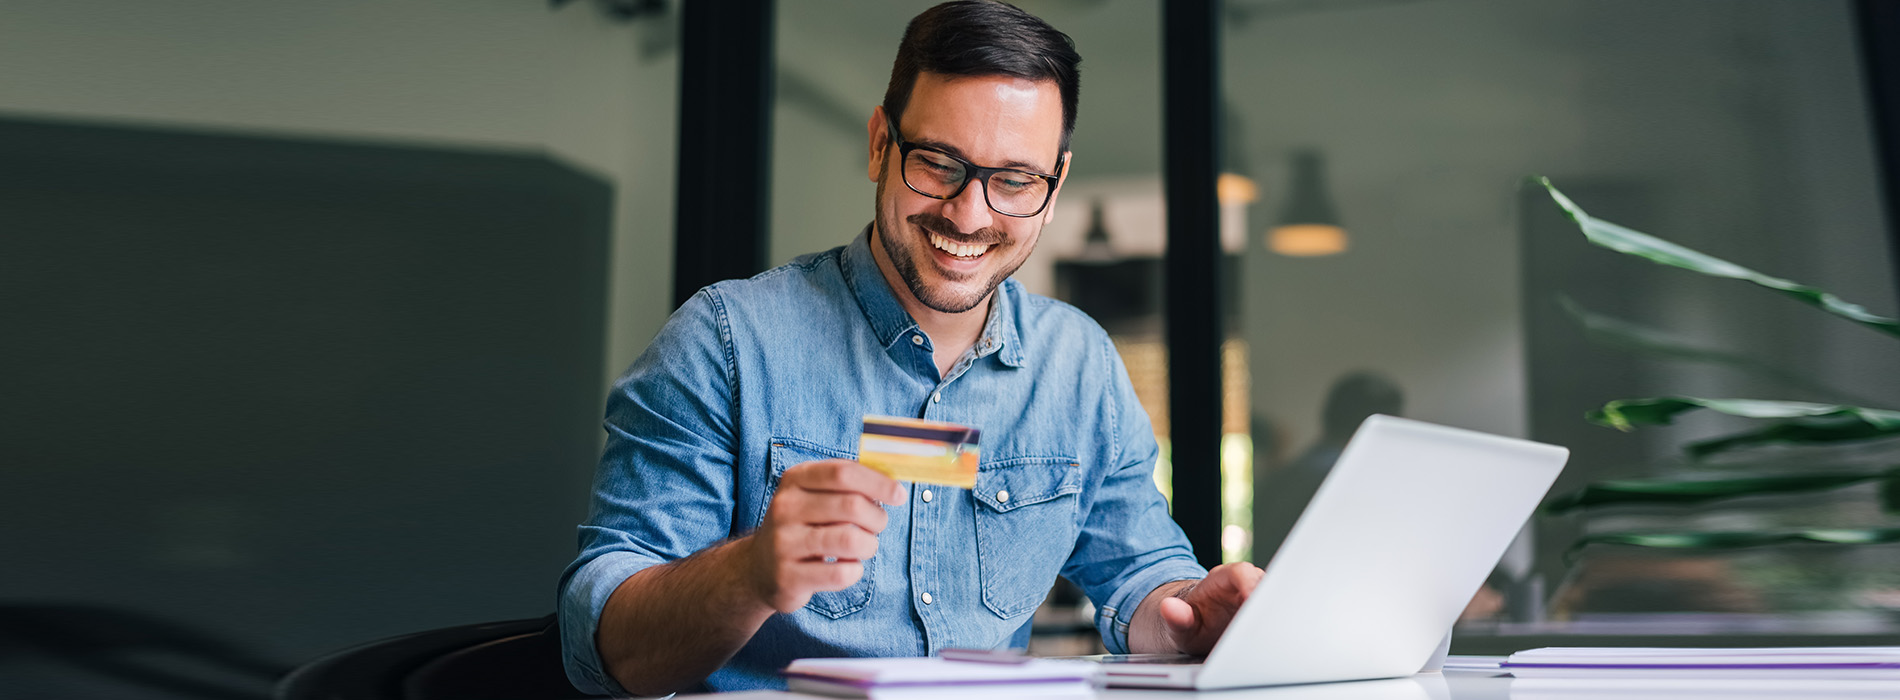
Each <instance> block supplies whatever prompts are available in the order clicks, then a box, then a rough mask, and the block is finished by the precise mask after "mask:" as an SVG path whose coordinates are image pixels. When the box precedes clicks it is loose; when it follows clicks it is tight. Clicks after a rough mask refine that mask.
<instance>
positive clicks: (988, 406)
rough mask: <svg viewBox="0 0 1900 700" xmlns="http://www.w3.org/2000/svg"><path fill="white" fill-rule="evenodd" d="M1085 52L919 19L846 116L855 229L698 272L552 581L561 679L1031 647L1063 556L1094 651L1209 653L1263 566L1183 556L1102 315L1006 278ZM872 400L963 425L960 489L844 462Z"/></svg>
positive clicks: (631, 394) (767, 675) (1047, 177)
mask: <svg viewBox="0 0 1900 700" xmlns="http://www.w3.org/2000/svg"><path fill="white" fill-rule="evenodd" d="M1079 61H1080V58H1079V57H1078V56H1077V55H1076V54H1075V50H1074V48H1073V44H1072V43H1071V42H1070V40H1069V38H1068V37H1067V36H1065V35H1063V34H1062V33H1061V32H1058V31H1056V30H1055V29H1054V28H1051V27H1050V26H1049V25H1047V24H1045V23H1043V22H1042V21H1041V20H1039V19H1037V18H1035V17H1033V16H1031V15H1029V14H1027V13H1024V12H1023V11H1021V10H1018V9H1016V8H1015V7H1012V6H1010V5H1006V4H1003V3H999V2H984V1H974V2H951V3H945V4H943V5H939V6H937V7H934V8H932V9H930V10H928V11H926V12H924V13H923V14H921V15H919V16H918V17H917V18H916V19H914V20H912V21H911V24H910V26H909V28H908V29H907V30H906V31H905V33H904V38H903V41H902V43H901V44H900V45H899V46H898V55H897V60H896V62H895V65H894V66H893V68H892V71H891V82H890V86H889V88H888V89H887V90H886V92H885V96H884V104H883V105H881V106H879V107H877V108H874V109H873V110H872V113H871V117H870V120H869V121H868V122H867V124H866V127H867V131H868V135H869V145H870V164H869V169H868V172H869V175H870V178H871V180H872V181H874V182H876V183H877V200H876V210H875V217H874V219H873V221H872V223H871V225H869V226H867V227H866V228H865V230H864V231H863V232H861V233H859V234H858V236H857V237H856V238H855V239H854V240H853V241H852V242H851V243H850V244H848V245H845V246H842V247H839V248H835V249H832V250H829V251H825V252H822V253H814V254H811V255H806V256H802V257H800V258H798V259H796V260H793V261H792V262H791V263H790V264H787V265H785V266H784V267H780V268H777V269H775V270H771V271H769V272H766V273H763V274H761V275H759V276H757V277H754V278H752V279H749V280H732V281H726V282H720V283H718V284H714V285H712V286H710V287H707V288H705V289H704V290H701V291H700V292H699V294H697V295H695V296H694V297H693V298H692V300H690V301H688V302H687V303H686V304H685V305H683V306H682V307H680V309H679V310H678V311H677V312H675V313H674V314H673V317H672V318H671V319H669V320H668V321H667V324H666V327H665V328H664V329H662V330H661V331H660V334H659V336H658V337H656V338H655V339H654V341H653V344H652V345H651V346H650V347H649V348H648V349H647V351H646V352H645V353H644V354H643V355H642V356H641V357H640V359H639V360H638V361H636V362H635V363H634V365H633V367H632V368H631V369H629V370H628V371H627V373H626V375H624V376H623V377H621V379H620V380H619V381H618V382H617V383H616V384H615V385H614V391H613V393H612V395H611V396H610V397H609V399H608V407H607V418H606V429H607V445H606V449H605V451H604V452H603V454H602V457H601V462H600V468H599V470H598V472H597V473H596V478H595V486H594V499H593V507H592V510H591V512H590V514H589V516H588V520H587V522H586V523H584V524H582V526H581V528H580V536H581V552H580V556H579V557H577V558H576V559H575V561H574V563H573V564H571V565H570V566H569V567H568V569H567V571H566V572H565V573H564V574H563V576H562V580H561V607H560V619H561V630H562V640H563V646H564V648H565V655H564V656H565V660H566V664H567V670H568V677H569V678H570V679H571V680H572V681H573V682H574V683H575V685H576V686H577V687H579V688H581V689H583V690H587V691H591V692H600V693H620V692H632V693H635V694H663V693H667V692H673V691H678V690H683V689H695V688H701V689H711V690H736V689H746V688H774V687H783V685H784V682H783V680H781V679H780V677H779V676H778V675H777V671H778V670H779V669H781V668H783V667H784V666H785V665H786V664H787V663H789V662H790V661H791V660H792V659H795V658H799V657H807V656H924V655H932V654H935V653H937V652H939V651H941V650H943V649H946V648H959V647H961V648H984V649H989V648H1001V647H1022V646H1024V645H1025V644H1026V643H1027V641H1028V635H1029V629H1030V627H1029V624H1030V618H1031V617H1032V613H1033V612H1034V611H1035V609H1036V607H1037V605H1038V604H1039V603H1041V602H1042V599H1043V597H1044V595H1045V594H1046V593H1047V592H1048V590H1049V587H1050V585H1051V584H1053V583H1054V581H1055V578H1056V576H1057V575H1061V576H1065V577H1067V578H1069V579H1070V580H1071V581H1073V582H1075V583H1076V584H1077V585H1078V586H1080V587H1081V588H1082V589H1083V590H1084V591H1085V592H1087V593H1088V595H1089V597H1090V598H1091V599H1092V600H1093V601H1094V602H1095V605H1096V610H1097V613H1096V614H1097V618H1096V624H1097V627H1098V629H1099V630H1100V631H1101V634H1102V639H1103V641H1104V643H1105V645H1106V646H1107V647H1108V648H1109V650H1110V651H1114V652H1130V651H1132V652H1187V653H1205V652H1206V651H1207V650H1208V649H1210V648H1211V647H1212V646H1213V643H1214V642H1215V640H1217V639H1218V638H1219V637H1220V633H1221V632H1222V631H1223V630H1224V629H1225V628H1226V626H1227V623H1228V621H1229V620H1230V619H1231V618H1232V616H1233V613H1234V611H1235V610H1236V609H1238V607H1239V605H1240V603H1241V602H1242V601H1244V600H1245V598H1246V595H1247V592H1248V591H1251V590H1252V588H1253V585H1254V584H1255V583H1256V582H1258V580H1259V577H1260V570H1259V569H1257V568H1255V567H1253V566H1252V565H1249V564H1230V565H1226V566H1222V567H1217V568H1215V569H1214V570H1213V571H1212V572H1209V571H1206V570H1203V569H1202V568H1201V567H1200V566H1199V565H1197V564H1196V563H1195V561H1194V557H1193V555H1192V553H1191V552H1190V551H1189V549H1188V546H1187V542H1186V539H1185V538H1184V537H1183V536H1182V534H1181V531H1180V529H1179V528H1178V527H1176V526H1175V525H1174V523H1173V521H1172V520H1171V519H1170V518H1169V517H1168V511H1167V504H1166V502H1165V501H1164V500H1163V499H1162V497H1161V494H1160V493H1159V492H1158V491H1156V489H1155V486H1154V481H1153V470H1154V465H1155V461H1156V459H1157V457H1158V455H1159V449H1158V447H1157V445H1156V443H1155V439H1154V435H1153V432H1152V428H1151V426H1150V425H1149V423H1148V417H1147V415H1146V414H1145V413H1144V412H1143V411H1142V409H1141V405H1140V404H1139V403H1138V402H1137V401H1136V399H1135V394H1134V390H1133V389H1132V387H1131V386H1130V385H1129V381H1128V376H1127V371H1126V370H1125V369H1124V368H1123V367H1122V364H1121V361H1120V360H1119V358H1118V356H1117V355H1116V353H1115V348H1114V346H1113V345H1112V344H1111V343H1110V342H1109V339H1108V336H1107V335H1106V334H1105V333H1103V331H1102V329H1101V328H1100V326H1098V325H1096V324H1095V323H1094V322H1093V321H1091V320H1090V319H1089V318H1088V317H1087V316H1086V315H1084V314H1082V313H1081V312H1080V311H1077V310H1076V309H1075V308H1074V307H1071V306H1068V305H1066V304H1063V303H1061V302H1057V301H1054V300H1051V299H1047V298H1043V297H1038V296H1035V295H1032V294H1029V293H1027V292H1024V291H1023V289H1022V286H1021V285H1020V284H1018V283H1017V282H1015V281H1014V280H1011V279H1010V278H1009V277H1010V275H1011V274H1012V273H1014V272H1015V271H1016V269H1017V268H1018V267H1020V266H1021V265H1022V264H1023V261H1024V260H1025V259H1027V258H1028V257H1029V253H1030V251H1032V250H1033V249H1034V248H1035V245H1036V240H1037V237H1038V236H1039V235H1040V233H1041V231H1042V227H1043V225H1044V224H1046V223H1048V222H1049V220H1050V218H1051V217H1052V216H1053V212H1054V208H1053V204H1054V202H1055V200H1056V198H1057V196H1058V195H1059V194H1060V192H1061V184H1062V180H1063V178H1064V177H1066V176H1067V174H1068V171H1069V164H1070V160H1071V158H1070V154H1069V149H1068V141H1069V134H1070V132H1071V131H1072V129H1073V128H1074V124H1075V112H1076V102H1077V98H1076V96H1077V92H1078V85H1079V79H1078V74H1077V72H1076V64H1077V63H1078V62H1079ZM866 414H883V415H898V416H915V417H919V418H926V419H932V420H943V421H951V422H956V423H962V424H965V425H972V426H976V427H978V428H980V429H981V430H982V435H983V446H982V453H981V454H982V461H981V463H980V464H979V466H978V472H977V478H976V487H975V488H974V489H971V490H965V489H958V488H946V487H940V486H932V485H928V484H900V483H898V482H896V481H893V480H891V479H890V478H888V477H886V476H884V475H883V474H880V473H878V472H876V471H873V470H871V469H870V468H867V467H865V466H863V465H861V464H858V463H856V462H854V461H852V458H853V457H854V454H853V452H852V448H853V447H855V445H856V444H857V438H858V431H859V428H860V419H861V417H862V416H864V415H866Z"/></svg>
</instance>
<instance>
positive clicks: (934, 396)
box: [930, 391, 943, 403]
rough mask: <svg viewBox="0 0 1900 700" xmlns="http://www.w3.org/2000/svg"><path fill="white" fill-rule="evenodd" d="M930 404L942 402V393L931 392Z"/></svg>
mask: <svg viewBox="0 0 1900 700" xmlns="http://www.w3.org/2000/svg"><path fill="white" fill-rule="evenodd" d="M930 402H931V403H942V402H943V392H941V391H933V392H930Z"/></svg>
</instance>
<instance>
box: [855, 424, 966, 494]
mask: <svg viewBox="0 0 1900 700" xmlns="http://www.w3.org/2000/svg"><path fill="white" fill-rule="evenodd" d="M977 432H978V431H977V429H976V428H972V427H970V426H967V425H957V424H956V423H945V422H942V421H934V420H918V419H916V418H897V417H895V416H865V417H864V433H863V434H862V435H859V436H858V463H860V464H863V465H864V466H867V467H870V468H872V469H876V470H878V471H880V472H884V473H885V474H886V475H889V476H890V477H891V478H893V479H896V480H898V481H910V482H916V483H921V484H942V485H944V486H957V487H961V488H966V489H969V488H976V458H977V449H976V438H977Z"/></svg>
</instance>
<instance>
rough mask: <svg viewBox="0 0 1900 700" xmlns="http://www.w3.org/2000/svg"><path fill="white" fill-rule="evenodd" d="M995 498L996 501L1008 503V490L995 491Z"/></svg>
mask: <svg viewBox="0 0 1900 700" xmlns="http://www.w3.org/2000/svg"><path fill="white" fill-rule="evenodd" d="M996 500H997V502H998V503H1008V502H1009V492H1008V491H997V492H996Z"/></svg>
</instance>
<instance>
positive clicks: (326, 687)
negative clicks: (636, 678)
mask: <svg viewBox="0 0 1900 700" xmlns="http://www.w3.org/2000/svg"><path fill="white" fill-rule="evenodd" d="M273 696H274V697H275V698H276V700H569V699H572V698H583V697H588V696H586V695H583V694H581V692H580V691H578V690H575V689H574V686H573V685H571V684H569V683H568V682H567V675H566V674H565V672H563V671H562V670H561V639H560V632H559V630H558V629H557V628H556V627H555V622H554V616H553V615H549V616H547V617H542V618H536V619H531V620H509V621H505V622H487V623H481V624H475V625H462V626H460V627H447V628H443V629H437V630H429V631H427V632H417V633H415V634H409V635H403V636H400V637H392V638H389V639H384V640H379V641H374V642H369V643H367V644H361V645H358V646H354V647H350V648H348V649H344V650H342V651H337V652H333V653H331V654H328V655H326V656H323V657H320V658H318V659H316V660H314V661H311V662H309V663H307V664H304V665H303V666H299V667H298V668H297V669H296V670H294V671H291V672H290V675H288V676H285V677H284V679H283V680H282V681H281V682H279V683H278V684H277V687H276V690H275V692H274V693H273Z"/></svg>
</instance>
